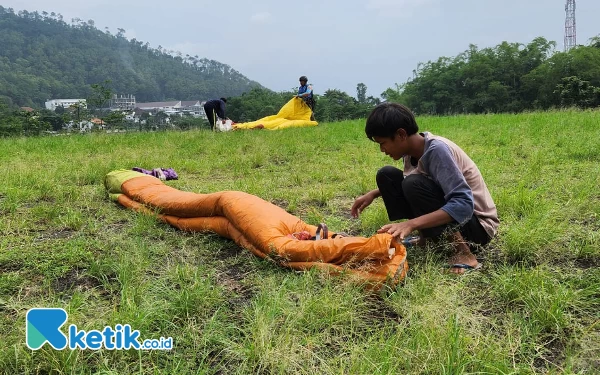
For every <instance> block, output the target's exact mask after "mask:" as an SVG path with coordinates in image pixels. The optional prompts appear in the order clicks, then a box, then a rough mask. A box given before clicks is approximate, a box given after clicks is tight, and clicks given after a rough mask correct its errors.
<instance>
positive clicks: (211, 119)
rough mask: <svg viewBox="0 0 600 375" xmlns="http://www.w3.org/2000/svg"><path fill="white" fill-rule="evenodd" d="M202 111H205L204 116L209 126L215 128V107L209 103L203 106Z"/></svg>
mask: <svg viewBox="0 0 600 375" xmlns="http://www.w3.org/2000/svg"><path fill="white" fill-rule="evenodd" d="M204 113H206V118H207V119H208V123H209V124H210V128H211V129H213V130H214V128H215V120H216V118H217V113H216V112H215V109H214V108H213V107H212V106H210V105H205V106H204Z"/></svg>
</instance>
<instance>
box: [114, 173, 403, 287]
mask: <svg viewBox="0 0 600 375" xmlns="http://www.w3.org/2000/svg"><path fill="white" fill-rule="evenodd" d="M104 183H105V186H106V188H107V190H108V192H109V193H110V196H111V198H112V199H114V200H116V201H118V202H119V203H120V204H121V205H123V206H125V207H129V208H132V209H134V210H139V211H143V212H146V213H154V212H158V214H157V216H158V218H159V219H161V220H162V221H164V222H166V223H168V224H170V225H172V226H174V227H177V228H179V229H181V230H185V231H211V232H214V233H217V234H219V235H220V236H222V237H225V238H229V239H232V240H233V241H235V243H237V244H238V245H240V246H241V247H244V248H246V249H248V250H250V251H251V252H252V253H254V254H255V255H257V256H259V257H261V258H266V257H270V258H272V259H274V260H275V261H277V262H278V263H279V264H281V265H282V266H286V267H291V268H293V269H297V270H306V269H309V268H311V267H319V268H322V269H327V270H330V271H335V272H342V271H347V272H349V273H351V274H354V275H357V276H358V277H361V278H363V279H364V280H366V281H369V282H374V283H377V284H380V283H383V282H385V281H391V282H392V283H397V282H398V281H399V280H400V279H402V278H404V276H405V275H406V272H407V270H408V264H407V262H406V249H405V248H404V246H403V245H402V244H400V243H397V242H396V241H394V240H393V238H392V236H390V235H389V234H376V235H374V236H372V237H369V238H365V237H345V236H341V235H338V234H336V233H332V235H331V236H330V238H326V239H325V238H323V239H315V240H303V238H302V233H305V234H306V237H308V236H310V237H315V238H319V237H320V235H321V231H319V230H318V229H320V228H319V227H317V226H314V225H309V224H306V223H304V222H303V221H302V220H300V219H299V218H297V217H295V216H293V215H291V214H290V213H288V212H286V211H285V210H283V209H282V208H280V207H278V206H276V205H274V204H272V203H269V202H267V201H265V200H263V199H261V198H259V197H257V196H254V195H251V194H247V193H244V192H240V191H221V192H216V193H210V194H198V193H190V192H184V191H180V190H177V189H175V188H172V187H170V186H167V185H165V184H163V182H162V181H160V180H159V179H157V178H155V177H152V176H148V175H145V174H142V173H138V172H134V171H129V170H118V171H114V172H110V173H109V174H107V175H106V177H105V181H104ZM306 232H308V233H306ZM293 234H296V235H295V236H294V235H293Z"/></svg>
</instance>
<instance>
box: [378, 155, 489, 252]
mask: <svg viewBox="0 0 600 375" xmlns="http://www.w3.org/2000/svg"><path fill="white" fill-rule="evenodd" d="M376 180H377V187H378V188H379V191H380V193H381V197H382V198H383V203H384V204H385V209H386V210H387V213H388V217H389V219H390V220H391V221H394V220H400V219H414V218H416V217H419V216H422V215H425V214H428V213H431V212H433V211H436V210H439V209H440V208H442V206H444V205H445V204H446V201H445V199H444V192H443V190H442V188H441V187H440V186H439V185H437V184H436V183H435V182H434V181H433V180H431V179H429V178H428V177H425V176H423V175H421V174H412V175H408V176H406V177H404V175H403V172H402V171H401V170H400V169H398V168H395V167H392V166H385V167H383V168H381V169H380V170H379V171H378V172H377V177H376ZM448 231H452V232H456V231H459V232H460V234H461V235H462V236H463V239H464V240H465V241H466V242H467V243H475V244H478V245H486V244H487V243H488V242H490V237H489V235H488V234H487V232H486V231H485V229H483V227H482V226H481V223H480V222H479V220H478V219H477V217H476V216H475V215H473V216H472V217H471V219H470V220H469V221H467V222H466V223H464V224H463V225H462V226H459V225H458V223H457V222H456V221H453V222H452V223H449V224H446V225H442V226H438V227H434V228H427V229H422V230H421V234H422V235H423V237H425V238H438V237H440V236H441V235H442V234H443V233H444V232H446V233H447V232H448Z"/></svg>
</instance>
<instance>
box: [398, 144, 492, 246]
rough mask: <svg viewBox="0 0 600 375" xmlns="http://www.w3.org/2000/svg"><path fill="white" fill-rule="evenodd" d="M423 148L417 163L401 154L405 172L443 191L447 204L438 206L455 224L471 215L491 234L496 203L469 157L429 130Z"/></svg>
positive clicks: (462, 221)
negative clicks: (422, 176) (423, 178)
mask: <svg viewBox="0 0 600 375" xmlns="http://www.w3.org/2000/svg"><path fill="white" fill-rule="evenodd" d="M422 135H423V136H424V137H425V150H424V153H423V156H421V158H420V159H419V161H418V163H417V165H416V166H413V165H412V164H411V157H410V156H405V157H404V175H409V174H413V173H419V174H422V175H424V176H427V177H428V178H430V179H432V180H433V181H435V182H436V183H437V184H438V185H439V186H440V187H441V188H442V190H443V191H444V199H445V201H446V204H445V205H444V206H443V207H442V208H441V209H442V210H444V211H445V212H447V213H448V215H450V216H451V217H452V218H453V219H454V220H455V221H456V222H457V223H459V224H464V223H465V222H467V221H468V220H469V219H470V218H471V216H472V215H473V214H475V216H476V217H477V219H479V222H480V223H481V225H482V226H483V228H484V229H485V231H486V232H487V234H488V235H490V237H493V236H494V235H495V234H496V232H497V229H498V225H499V220H498V212H497V211H496V205H495V204H494V201H493V200H492V196H491V195H490V192H489V190H488V188H487V186H486V184H485V181H484V180H483V177H482V176H481V172H479V169H478V168H477V165H475V163H474V162H473V160H471V158H470V157H469V156H468V155H467V154H466V153H465V152H464V151H463V150H462V149H461V148H460V147H458V146H457V145H456V144H455V143H454V142H452V141H450V140H448V139H446V138H444V137H440V136H436V135H433V134H431V133H429V132H425V133H422Z"/></svg>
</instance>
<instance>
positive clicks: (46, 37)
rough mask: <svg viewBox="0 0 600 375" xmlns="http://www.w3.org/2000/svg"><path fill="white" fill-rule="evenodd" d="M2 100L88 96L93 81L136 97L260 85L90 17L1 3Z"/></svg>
mask: <svg viewBox="0 0 600 375" xmlns="http://www.w3.org/2000/svg"><path fill="white" fill-rule="evenodd" d="M0 35H1V37H0V100H2V101H5V102H7V103H9V104H14V105H19V106H32V107H42V106H43V105H44V102H45V101H46V100H48V99H53V98H86V97H88V95H89V94H90V91H91V88H90V85H91V84H97V83H104V82H105V81H106V80H109V81H110V84H109V88H110V89H111V90H112V92H113V93H119V94H133V95H135V96H136V100H137V101H138V102H150V101H163V100H169V99H176V100H204V99H208V98H214V97H221V96H237V95H240V94H242V93H244V92H247V91H249V90H250V89H252V88H253V87H261V86H260V84H258V83H257V82H254V81H251V80H249V79H248V78H246V77H244V76H243V75H242V74H240V73H239V72H237V71H235V70H234V69H232V68H231V67H230V66H228V65H225V64H222V63H219V62H217V61H214V60H208V59H205V58H199V57H198V56H187V55H186V56H181V54H180V53H175V52H172V51H166V50H164V49H163V48H162V47H160V46H159V47H158V48H151V47H150V46H149V44H148V43H143V42H140V41H138V40H135V39H132V40H128V39H127V38H125V36H124V30H122V29H119V32H118V33H117V34H116V35H112V34H110V33H109V32H108V31H106V32H103V31H101V30H99V29H97V28H96V27H95V26H94V22H93V21H91V20H90V21H87V22H86V21H81V20H74V21H73V22H72V23H71V24H67V23H66V22H65V21H63V17H62V15H60V14H55V13H50V14H48V13H46V12H42V13H38V12H27V11H21V12H19V13H18V14H15V13H14V11H13V10H12V9H10V8H4V7H2V6H0Z"/></svg>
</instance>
